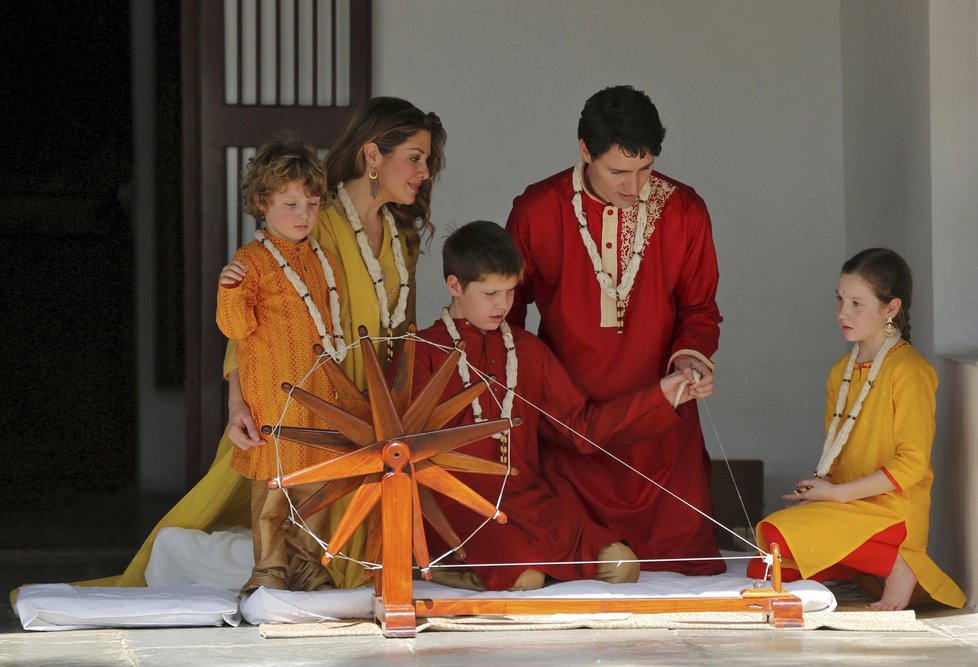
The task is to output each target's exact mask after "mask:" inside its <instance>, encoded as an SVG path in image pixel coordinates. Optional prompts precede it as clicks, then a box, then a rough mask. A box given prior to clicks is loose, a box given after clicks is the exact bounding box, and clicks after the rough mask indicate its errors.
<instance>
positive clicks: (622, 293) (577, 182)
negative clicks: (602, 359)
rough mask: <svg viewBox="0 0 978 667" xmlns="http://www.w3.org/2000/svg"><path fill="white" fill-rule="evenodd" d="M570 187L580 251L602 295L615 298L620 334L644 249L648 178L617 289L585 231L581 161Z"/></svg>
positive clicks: (582, 167) (647, 212) (649, 187)
mask: <svg viewBox="0 0 978 667" xmlns="http://www.w3.org/2000/svg"><path fill="white" fill-rule="evenodd" d="M572 185H573V188H574V197H573V199H572V200H571V201H572V203H573V205H574V215H576V216H577V223H578V231H580V233H581V240H583V241H584V248H585V249H586V250H587V254H588V257H589V258H590V259H591V266H592V267H593V268H594V276H595V278H597V280H598V286H599V287H600V288H601V291H602V292H604V293H605V294H607V295H608V296H610V297H611V298H612V299H615V301H616V303H617V306H618V332H619V333H621V331H622V327H623V323H624V317H625V303H626V302H627V301H628V295H629V293H630V292H631V291H632V286H633V285H634V284H635V275H636V274H637V273H638V269H639V267H640V266H641V265H642V257H643V255H644V249H645V242H644V239H645V228H646V226H648V223H649V196H650V195H651V193H652V181H651V179H649V180H648V181H646V182H645V185H643V186H642V190H641V192H639V195H638V198H639V200H640V201H639V206H638V219H637V222H636V225H635V243H634V244H633V245H632V254H631V257H629V258H628V262H627V263H626V265H625V271H624V272H623V273H622V274H621V280H620V281H619V282H618V285H617V286H616V285H615V284H614V282H613V281H612V279H611V275H610V274H609V273H607V272H606V271H605V270H604V269H603V268H602V266H601V256H600V255H598V247H597V246H596V245H595V243H594V239H592V238H591V234H590V232H588V229H587V217H586V216H585V215H584V206H583V203H582V196H581V193H582V192H583V190H584V161H583V160H581V161H580V162H578V163H577V165H576V166H575V167H574V172H573V175H572Z"/></svg>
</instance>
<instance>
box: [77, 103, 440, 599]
mask: <svg viewBox="0 0 978 667" xmlns="http://www.w3.org/2000/svg"><path fill="white" fill-rule="evenodd" d="M419 135H420V136H419ZM416 137H417V138H421V139H425V138H427V139H428V142H429V144H428V152H427V154H425V153H424V151H423V150H422V151H419V150H416V149H412V148H410V147H409V143H416V142H409V141H408V140H409V139H412V138H416ZM444 145H445V130H444V129H443V127H442V125H441V121H440V120H439V119H438V117H437V116H436V115H435V114H433V113H424V112H422V111H420V110H418V109H417V108H416V107H415V106H413V105H412V104H410V103H409V102H407V101H405V100H401V99H396V98H390V97H378V98H373V99H371V100H369V101H367V102H366V103H365V104H364V105H363V106H362V107H360V108H359V109H358V110H357V111H356V112H355V113H354V115H353V116H352V117H351V119H350V121H349V122H348V123H347V126H346V128H345V129H344V131H343V133H342V135H341V136H340V138H339V139H338V140H337V141H336V143H335V144H334V145H333V146H332V147H331V149H330V151H329V153H328V155H327V157H326V165H325V166H326V171H327V183H328V188H329V191H330V195H331V196H330V198H329V200H328V201H327V204H326V206H325V207H323V208H322V209H321V210H320V213H319V220H318V223H317V225H316V226H315V227H314V228H313V229H312V230H311V232H310V235H309V236H310V238H313V239H315V240H316V241H318V242H319V243H320V244H321V246H322V248H323V249H324V250H325V251H326V252H328V253H330V254H331V255H332V256H333V258H334V260H335V262H336V267H337V271H336V277H337V281H338V282H339V283H340V284H341V285H342V289H343V293H342V300H341V311H342V317H341V321H342V329H343V332H344V337H345V340H346V341H347V342H351V341H355V340H356V338H357V336H356V330H357V327H358V326H359V325H364V326H366V327H367V328H368V330H369V332H370V335H371V336H378V335H381V334H382V333H383V334H386V332H382V331H381V329H382V327H381V318H380V305H379V303H378V295H377V291H376V290H375V287H374V283H373V281H372V279H371V278H370V275H369V272H368V271H367V268H366V263H365V261H364V257H363V253H362V252H361V248H360V246H359V244H358V243H357V240H356V235H355V233H354V232H353V228H352V226H351V223H350V220H349V216H348V214H347V212H346V211H345V210H344V209H343V205H342V203H341V202H339V200H338V198H337V197H336V192H337V186H338V184H339V183H341V182H343V183H345V186H346V187H345V189H346V191H347V193H348V195H349V198H350V200H351V201H352V204H353V208H354V210H355V212H356V215H357V216H358V218H359V219H360V220H361V221H362V222H361V224H362V226H363V228H364V230H365V232H366V233H367V235H368V236H369V240H370V249H371V251H372V252H373V254H374V256H375V258H376V260H377V262H378V263H379V265H380V269H381V272H382V274H383V285H384V289H385V291H386V297H387V301H388V307H389V309H391V308H396V305H397V304H398V302H399V299H400V293H401V290H402V289H403V288H402V287H401V283H402V281H401V279H400V277H399V271H398V270H397V266H395V265H396V264H397V262H396V261H395V257H394V251H393V247H392V244H391V234H390V229H389V227H388V226H387V225H383V224H380V223H381V222H382V219H381V218H382V212H381V210H380V208H381V207H383V208H386V209H388V210H389V211H390V212H391V214H392V216H393V218H394V221H395V224H396V228H397V231H398V236H399V241H398V242H399V245H400V248H401V256H402V257H403V260H404V264H405V268H406V270H407V276H408V279H407V292H408V298H407V300H406V304H405V315H404V320H403V322H401V323H400V324H399V325H397V326H396V327H394V328H393V331H392V333H393V334H394V335H395V336H396V335H400V334H402V333H404V331H405V329H406V328H407V325H408V324H409V323H412V322H414V321H415V315H414V304H415V290H414V286H415V282H414V270H415V266H416V264H417V260H418V255H419V254H420V250H421V237H422V235H423V234H426V235H430V234H431V233H432V231H433V226H432V224H431V222H430V218H431V186H432V181H433V180H434V179H435V177H436V176H437V175H438V173H439V172H440V171H441V168H442V166H443V164H444ZM416 148H421V149H424V148H425V146H424V145H423V143H422V145H421V146H420V147H416ZM412 166H413V173H412V169H411V168H410V167H412ZM372 176H376V178H372ZM372 182H373V183H376V187H375V188H372V187H371V183H372ZM372 190H376V195H377V196H376V197H372V196H371V195H372V194H373V193H372ZM377 346H378V351H380V352H381V355H380V358H381V359H385V358H386V354H384V353H383V349H382V348H383V347H384V346H383V345H382V344H381V343H378V344H377ZM342 366H343V369H344V370H345V371H346V372H347V374H348V375H350V377H352V378H354V380H355V382H356V384H357V386H358V387H360V388H361V389H365V388H366V382H365V380H364V377H363V356H362V353H361V351H360V349H359V347H355V348H352V349H351V350H350V351H349V353H348V354H347V355H346V357H345V358H344V359H343V362H342ZM224 373H225V376H226V377H227V379H228V388H229V401H228V414H229V416H228V430H227V432H226V433H225V435H224V437H223V438H222V439H221V442H220V444H219V445H218V450H217V454H216V456H215V459H214V463H213V464H212V465H211V468H210V470H208V472H207V474H206V475H205V476H204V477H203V479H201V480H200V482H198V483H197V485H196V486H195V487H194V488H193V489H191V490H190V492H189V493H188V494H187V495H186V496H184V498H183V499H182V500H181V501H180V502H179V503H178V504H177V505H176V506H175V507H174V508H173V509H172V510H170V512H169V513H168V514H167V515H166V516H164V517H163V519H162V520H161V521H160V522H159V523H158V524H157V526H156V527H155V528H154V529H153V531H152V532H151V533H150V535H149V537H148V538H147V539H146V541H145V542H144V543H143V546H142V548H141V549H140V550H139V552H138V553H137V554H136V556H135V558H133V561H132V562H131V563H130V564H129V567H128V568H127V569H126V571H125V572H124V573H123V574H122V575H121V576H120V577H113V578H108V579H100V580H94V581H90V582H85V583H87V584H91V585H98V586H110V585H117V586H145V585H146V580H145V578H144V572H145V570H146V565H147V563H148V562H149V555H150V551H151V549H152V545H153V542H154V540H155V538H156V534H157V533H158V532H159V530H160V529H161V528H164V527H167V526H178V527H181V528H195V529H198V530H211V529H212V527H213V526H215V525H219V524H224V525H246V524H247V523H248V521H249V516H250V515H249V512H248V497H249V489H248V485H247V483H246V481H245V480H243V479H242V478H241V476H240V475H238V473H236V472H235V471H234V469H232V468H231V465H230V460H231V455H232V452H233V450H234V448H235V444H239V445H246V444H249V443H251V444H255V443H257V442H258V441H259V440H260V434H259V431H258V429H257V427H256V425H255V424H254V422H253V421H252V419H251V412H250V409H249V406H248V405H247V403H246V402H245V401H243V400H242V397H241V387H240V382H239V379H238V371H237V358H236V352H235V348H234V345H233V343H232V344H231V345H229V349H228V355H227V357H226V358H225V365H224ZM341 504H343V503H342V501H341V503H338V504H337V509H336V510H335V511H333V512H330V513H329V514H330V521H331V522H332V523H333V524H335V521H338V520H339V516H340V513H339V512H340V508H339V505H341ZM323 513H325V511H324V512H323ZM327 532H331V530H329V531H327ZM364 543H365V539H364V533H363V531H359V532H358V533H357V535H356V536H354V538H352V539H351V540H350V541H349V542H348V543H347V546H346V547H345V548H344V552H345V553H347V554H349V555H351V556H357V555H359V554H362V552H363V548H364ZM329 573H330V575H331V578H332V580H333V585H334V586H336V587H338V588H350V587H354V586H360V585H362V584H363V583H365V579H364V577H363V568H362V567H360V566H359V565H358V564H357V563H355V562H353V561H347V560H344V559H340V558H336V559H333V562H332V563H331V564H330V567H329Z"/></svg>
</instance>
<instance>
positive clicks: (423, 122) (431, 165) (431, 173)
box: [325, 97, 445, 252]
mask: <svg viewBox="0 0 978 667" xmlns="http://www.w3.org/2000/svg"><path fill="white" fill-rule="evenodd" d="M421 130H426V131H427V132H428V133H429V134H430V135H431V154H430V155H429V156H428V178H426V179H425V180H424V181H422V182H421V189H420V190H418V194H417V196H416V197H415V199H414V203H413V204H407V205H405V204H394V203H391V204H388V205H387V208H388V209H389V210H390V212H391V215H393V216H394V222H395V223H396V224H397V229H398V231H400V233H401V234H402V235H403V237H404V240H405V241H406V242H407V246H408V248H409V249H410V250H411V252H418V251H419V250H420V248H421V241H422V239H423V237H427V238H428V240H429V241H430V239H431V236H432V234H433V233H434V229H435V226H434V225H433V224H432V223H431V186H432V183H434V181H435V180H436V179H437V178H438V173H439V172H440V171H441V170H442V167H444V165H445V128H444V127H442V124H441V119H440V118H438V116H437V115H435V114H434V113H430V112H429V113H425V112H423V111H421V110H420V109H418V108H417V107H416V106H414V105H413V104H411V103H410V102H408V101H407V100H402V99H400V98H398V97H373V98H371V99H369V100H367V101H366V102H364V103H363V104H362V105H361V106H360V107H359V108H357V109H356V110H355V111H354V112H353V115H352V116H350V119H349V120H348V121H347V123H346V127H344V128H343V132H342V134H340V137H339V139H337V140H336V141H335V142H334V143H333V145H332V146H330V148H329V153H327V154H326V160H325V162H326V174H327V179H326V180H327V181H328V182H329V191H330V193H335V192H336V187H337V186H338V185H339V184H340V183H342V182H343V181H350V180H353V179H354V178H358V177H360V176H363V175H364V174H365V173H367V161H366V159H365V158H364V156H363V147H364V146H366V145H367V144H369V143H375V144H377V148H379V149H380V152H381V154H382V155H387V154H389V153H390V152H391V151H393V150H394V149H395V148H397V147H398V146H400V145H401V144H403V143H404V142H405V141H407V140H408V139H409V138H411V137H413V136H414V135H415V134H417V133H418V132H420V131H421Z"/></svg>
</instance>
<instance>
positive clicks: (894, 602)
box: [866, 555, 917, 611]
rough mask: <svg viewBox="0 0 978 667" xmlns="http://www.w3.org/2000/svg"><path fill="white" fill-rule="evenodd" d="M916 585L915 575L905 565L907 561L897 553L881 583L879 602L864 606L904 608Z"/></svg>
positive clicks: (878, 609) (874, 609) (876, 609)
mask: <svg viewBox="0 0 978 667" xmlns="http://www.w3.org/2000/svg"><path fill="white" fill-rule="evenodd" d="M916 585H917V577H916V576H914V573H913V570H911V569H910V566H909V565H907V561H905V560H903V556H900V555H897V557H896V561H894V563H893V570H891V571H890V574H889V575H888V576H887V577H886V581H885V583H884V585H883V597H881V598H880V600H879V602H874V603H873V604H868V605H866V607H867V608H869V609H872V610H873V611H900V610H901V609H906V608H907V605H908V604H909V603H910V596H911V595H912V594H913V589H914V586H916Z"/></svg>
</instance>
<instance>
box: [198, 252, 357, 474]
mask: <svg viewBox="0 0 978 667" xmlns="http://www.w3.org/2000/svg"><path fill="white" fill-rule="evenodd" d="M268 242H269V243H272V244H273V245H274V246H275V248H277V249H278V251H279V252H280V253H281V254H282V257H284V258H285V261H286V262H288V263H289V266H290V267H291V268H292V270H293V271H295V273H296V274H297V275H298V276H299V279H300V280H302V282H303V283H304V284H305V286H306V289H308V290H309V298H310V299H312V302H313V303H314V304H315V305H316V308H317V309H318V310H319V314H320V317H321V318H322V321H323V325H324V326H325V327H326V331H327V335H330V334H332V331H333V325H332V321H331V318H330V316H329V302H330V301H329V289H328V288H327V286H326V278H325V276H324V274H323V265H322V262H321V261H320V259H319V256H317V254H316V253H315V252H313V249H312V246H311V245H310V244H309V242H308V241H303V242H301V243H296V244H292V243H289V242H287V241H281V240H279V239H276V238H271V237H270V238H269V239H268ZM234 258H235V259H236V260H238V261H240V262H241V263H243V264H244V265H245V266H247V267H248V271H247V273H245V277H244V280H242V281H241V283H240V284H238V285H236V286H234V287H224V286H223V285H222V286H220V287H219V288H218V290H217V325H218V327H220V329H221V332H222V333H223V334H224V335H225V336H227V337H228V338H229V339H230V340H233V341H235V342H236V343H237V344H238V356H239V359H240V362H241V373H240V375H239V378H240V381H241V393H242V396H243V397H244V400H245V402H246V403H248V406H249V407H250V408H251V415H252V417H253V418H254V420H255V424H257V425H258V427H259V428H261V427H262V426H263V425H266V424H267V425H270V426H274V425H276V424H278V423H279V421H280V420H281V423H282V424H283V425H285V426H296V427H300V428H331V427H330V425H329V424H327V423H326V422H324V421H322V420H321V419H319V418H318V417H316V416H315V415H313V414H312V412H311V411H310V410H309V409H308V408H307V407H305V406H304V405H302V404H301V403H299V402H298V401H288V400H287V399H288V398H289V396H288V394H286V393H285V392H284V391H282V389H281V385H282V383H283V382H288V383H290V384H292V385H295V386H298V387H301V388H302V389H303V390H305V391H308V392H309V393H311V394H313V395H314V396H320V397H329V396H331V395H332V394H333V391H334V390H333V385H332V383H331V382H330V381H329V379H328V378H327V377H326V374H325V373H320V372H315V373H310V372H309V371H310V369H311V368H312V367H313V365H314V364H315V363H316V354H315V352H313V346H314V345H321V344H322V338H321V337H320V335H319V332H318V331H317V330H316V323H315V321H314V320H313V318H312V315H311V314H310V312H309V308H308V307H307V305H306V302H305V301H304V299H303V296H304V295H302V294H299V292H298V291H296V288H295V286H294V285H293V284H292V283H291V282H289V279H288V277H287V276H286V274H285V271H283V270H282V268H281V267H280V266H279V264H278V260H276V259H275V257H273V256H272V254H271V253H270V252H269V251H268V250H266V249H265V248H264V247H263V246H262V244H261V243H259V242H258V241H252V242H251V243H249V244H248V245H246V246H244V247H243V248H241V249H239V250H238V252H237V253H235V255H234ZM325 259H326V261H328V262H330V264H331V270H332V272H333V274H334V275H335V273H336V266H335V265H334V264H333V263H332V258H331V257H330V256H329V253H328V252H327V253H326V255H325ZM339 285H341V283H340V282H339V281H337V288H338V289H339V294H340V298H341V299H342V294H343V290H342V289H340V288H339ZM283 410H284V414H283ZM264 437H265V441H266V443H267V444H266V445H265V446H261V447H252V448H251V449H247V450H246V449H239V448H237V447H235V448H234V452H233V454H232V455H231V467H232V468H234V469H235V470H237V471H238V472H239V473H241V474H242V475H244V476H245V477H248V478H250V479H260V480H268V479H272V478H273V477H276V476H277V475H278V474H279V472H280V471H281V473H282V474H286V475H287V474H289V473H292V472H295V471H296V470H299V469H301V468H305V467H308V466H311V465H314V464H316V463H322V462H323V461H328V460H330V459H333V458H336V456H338V455H337V454H333V453H331V452H327V451H325V450H322V449H314V448H312V447H304V446H302V445H299V444H295V443H292V442H288V441H286V440H280V441H279V442H278V445H277V446H276V444H275V443H274V440H273V438H272V436H270V435H267V436H264Z"/></svg>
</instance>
